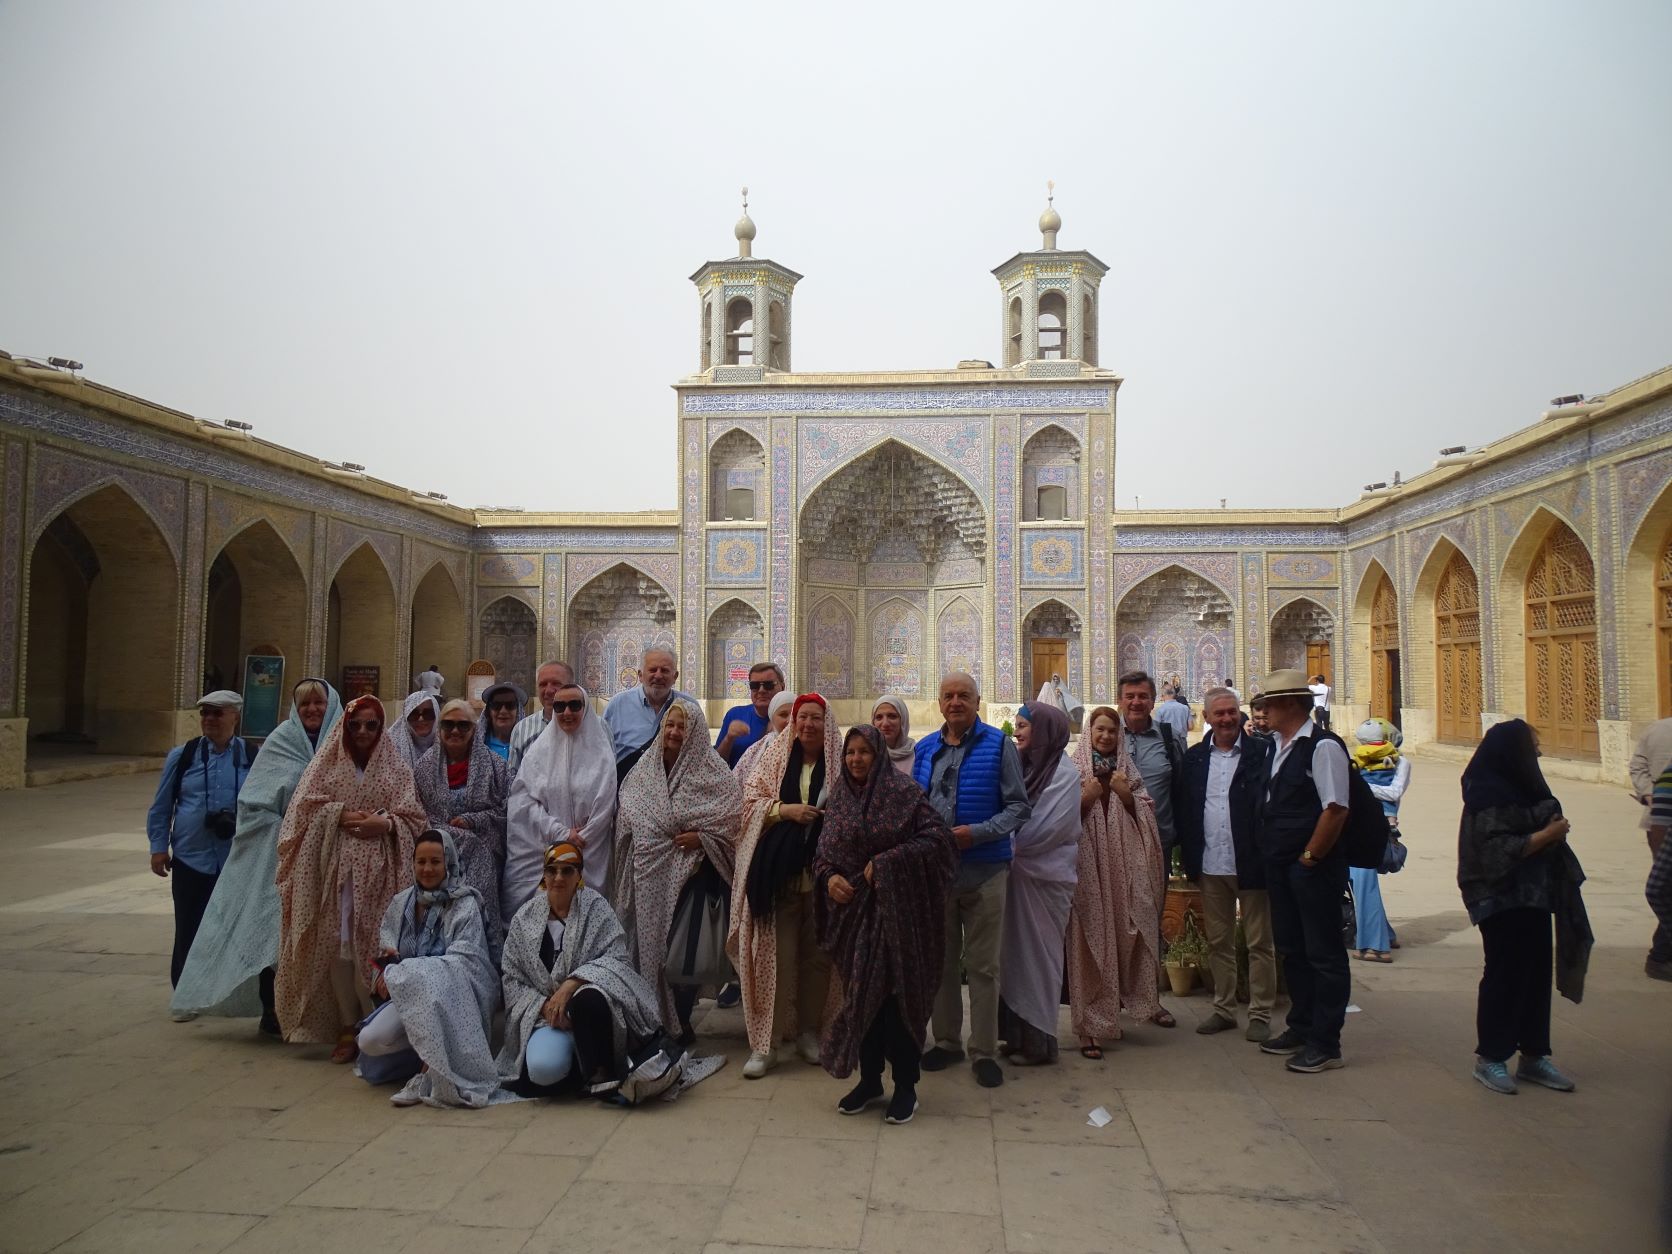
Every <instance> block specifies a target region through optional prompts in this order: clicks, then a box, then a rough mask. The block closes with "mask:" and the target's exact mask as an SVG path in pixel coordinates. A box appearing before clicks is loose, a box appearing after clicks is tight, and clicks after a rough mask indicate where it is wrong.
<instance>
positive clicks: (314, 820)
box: [274, 696, 424, 1063]
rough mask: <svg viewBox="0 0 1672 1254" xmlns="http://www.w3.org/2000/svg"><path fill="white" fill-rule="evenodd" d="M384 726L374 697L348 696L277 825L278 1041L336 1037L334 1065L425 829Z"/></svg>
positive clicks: (361, 1010)
mask: <svg viewBox="0 0 1672 1254" xmlns="http://www.w3.org/2000/svg"><path fill="white" fill-rule="evenodd" d="M383 732H384V714H383V703H382V702H381V701H379V700H378V699H377V698H376V697H372V696H364V697H356V698H355V699H354V700H353V701H351V702H349V704H348V708H347V709H346V710H345V711H344V712H343V716H342V718H341V719H339V720H338V721H337V723H336V725H335V726H334V727H332V728H331V730H330V731H329V732H327V733H326V734H325V736H324V737H323V739H322V743H321V744H320V747H319V752H317V753H316V754H314V757H313V760H312V761H311V762H309V763H308V767H307V769H306V770H305V771H303V772H302V778H301V779H300V780H299V781H298V782H297V785H296V792H295V795H294V796H293V797H292V798H291V802H290V808H289V809H288V810H286V811H285V816H284V825H283V827H282V828H281V829H280V831H279V867H278V873H277V875H276V877H275V879H276V882H277V884H278V886H279V906H280V918H281V925H280V926H281V935H280V942H279V965H278V974H277V977H276V979H275V981H274V985H275V986H274V1001H275V1003H276V1005H277V1009H278V1014H279V1025H280V1027H282V1028H283V1029H284V1038H285V1040H287V1041H308V1042H330V1041H335V1042H336V1049H335V1051H334V1052H333V1053H332V1054H331V1061H332V1062H339V1063H347V1062H353V1061H354V1058H355V1056H356V1055H357V1054H358V1053H359V1049H358V1047H357V1046H356V1045H355V1041H354V1037H355V1024H357V1023H358V1022H359V1021H360V1019H361V1018H362V1017H363V1016H364V1015H365V1014H366V1013H367V1012H368V1011H369V1010H370V1009H371V999H370V990H371V981H372V978H373V975H374V970H373V963H374V961H375V960H376V958H377V956H378V953H379V949H380V946H379V944H378V927H379V925H380V924H381V922H382V920H383V912H384V910H385V909H387V908H388V905H389V901H390V899H391V898H392V897H394V895H395V894H396V893H397V892H399V891H400V890H401V889H403V888H405V887H406V886H407V885H408V884H410V883H412V842H413V839H414V838H415V837H416V836H417V835H418V833H419V832H420V831H422V830H423V828H424V811H423V808H422V807H421V806H420V805H419V804H418V794H417V792H416V790H415V789H414V788H413V783H412V770H411V768H410V767H408V766H407V764H406V763H405V762H404V761H402V759H401V756H400V754H399V752H397V751H396V749H395V746H394V744H393V743H392V741H391V738H390V737H388V736H386V735H384V734H383Z"/></svg>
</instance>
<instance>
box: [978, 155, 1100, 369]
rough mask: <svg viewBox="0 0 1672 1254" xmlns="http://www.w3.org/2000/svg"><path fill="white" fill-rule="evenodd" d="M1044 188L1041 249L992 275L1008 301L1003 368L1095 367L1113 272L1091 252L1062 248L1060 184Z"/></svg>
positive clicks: (1005, 305)
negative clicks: (1102, 303)
mask: <svg viewBox="0 0 1672 1254" xmlns="http://www.w3.org/2000/svg"><path fill="white" fill-rule="evenodd" d="M1045 188H1046V195H1045V212H1044V213H1042V214H1040V215H1039V234H1040V237H1041V243H1040V247H1039V250H1038V251H1037V252H1031V253H1017V254H1016V255H1015V256H1014V257H1012V258H1011V259H1010V260H1009V261H1007V262H1005V263H1004V264H1003V265H1002V266H1000V267H998V269H996V270H994V271H993V277H994V278H996V279H998V281H999V291H1000V292H1001V293H1002V296H1003V304H1002V308H1003V313H1004V364H1005V365H1007V366H1018V365H1021V364H1022V363H1023V362H1030V361H1053V360H1065V361H1078V362H1083V363H1084V364H1085V365H1088V366H1095V365H1096V364H1097V302H1098V297H1099V285H1100V284H1101V283H1102V282H1103V276H1104V275H1105V274H1107V273H1109V267H1108V266H1106V265H1104V264H1103V263H1102V262H1101V261H1099V260H1098V259H1097V258H1096V257H1094V256H1092V255H1091V254H1090V253H1088V252H1082V251H1074V250H1071V251H1068V252H1063V251H1062V250H1060V249H1058V247H1057V232H1059V231H1061V230H1062V215H1061V214H1060V213H1058V212H1057V208H1056V190H1057V185H1056V184H1055V183H1054V182H1051V183H1047V184H1046V185H1045Z"/></svg>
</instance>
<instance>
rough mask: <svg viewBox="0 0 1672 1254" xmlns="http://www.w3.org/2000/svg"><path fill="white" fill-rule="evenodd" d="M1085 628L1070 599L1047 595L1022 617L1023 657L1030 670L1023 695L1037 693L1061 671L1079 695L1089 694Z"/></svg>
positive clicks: (1076, 694)
mask: <svg viewBox="0 0 1672 1254" xmlns="http://www.w3.org/2000/svg"><path fill="white" fill-rule="evenodd" d="M1083 642H1084V632H1083V630H1082V627H1081V622H1080V613H1079V611H1078V610H1076V609H1075V608H1074V607H1073V606H1072V605H1070V604H1069V603H1068V602H1066V601H1063V600H1061V599H1059V598H1057V597H1046V598H1045V599H1044V600H1043V601H1041V602H1040V603H1039V604H1038V605H1036V606H1034V607H1033V608H1032V609H1030V610H1029V611H1028V612H1027V614H1026V616H1025V617H1023V619H1022V658H1023V661H1024V664H1025V665H1026V666H1027V670H1026V671H1025V672H1024V678H1023V682H1022V689H1023V691H1022V695H1023V696H1024V697H1028V698H1031V697H1033V696H1034V695H1035V694H1036V693H1037V692H1038V691H1039V689H1040V688H1041V686H1043V685H1044V683H1045V682H1046V681H1047V680H1049V679H1050V678H1051V676H1052V675H1057V676H1058V677H1059V678H1060V679H1061V680H1062V683H1063V686H1064V687H1065V688H1067V689H1068V691H1069V692H1070V693H1072V694H1073V695H1075V696H1077V697H1083V696H1084V695H1085V689H1084V677H1085V658H1084V644H1083Z"/></svg>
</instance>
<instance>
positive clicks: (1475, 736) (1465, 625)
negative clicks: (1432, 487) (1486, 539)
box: [1434, 553, 1481, 745]
mask: <svg viewBox="0 0 1672 1254" xmlns="http://www.w3.org/2000/svg"><path fill="white" fill-rule="evenodd" d="M1434 646H1435V658H1434V687H1435V697H1436V702H1435V705H1436V707H1437V711H1438V718H1439V729H1438V730H1439V736H1440V739H1441V740H1446V741H1450V742H1451V743H1452V744H1459V745H1472V744H1474V743H1475V742H1476V741H1478V740H1479V739H1480V707H1481V676H1480V585H1479V583H1478V582H1476V580H1475V568H1474V567H1473V566H1471V565H1469V559H1468V558H1466V557H1464V556H1463V555H1462V554H1461V553H1453V554H1452V555H1451V561H1449V562H1447V563H1446V568H1445V570H1443V571H1442V572H1441V573H1440V585H1439V588H1438V589H1437V590H1436V591H1435V593H1434Z"/></svg>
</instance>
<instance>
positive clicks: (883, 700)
mask: <svg viewBox="0 0 1672 1254" xmlns="http://www.w3.org/2000/svg"><path fill="white" fill-rule="evenodd" d="M885 705H891V706H893V707H894V710H895V712H896V713H897V714H899V716H900V743H899V745H898V746H895V745H888V758H889V761H891V762H893V763H894V765H895V767H896V768H898V769H899V770H902V771H904V772H905V773H906V774H907V775H910V774H911V772H912V763H913V760H914V759H915V758H916V757H917V741H916V739H914V738H913V736H912V734H911V711H909V710H907V709H906V701H905V698H904V697H897V696H895V695H894V694H893V693H892V692H885V693H883V695H882V696H880V697H878V698H877V699H876V702H875V703H874V704H873V705H872V706H871V714H872V715H873V716H875V714H876V712H877V710H878V709H879V708H880V707H882V706H885ZM883 743H884V744H887V742H886V741H884V742H883Z"/></svg>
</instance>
